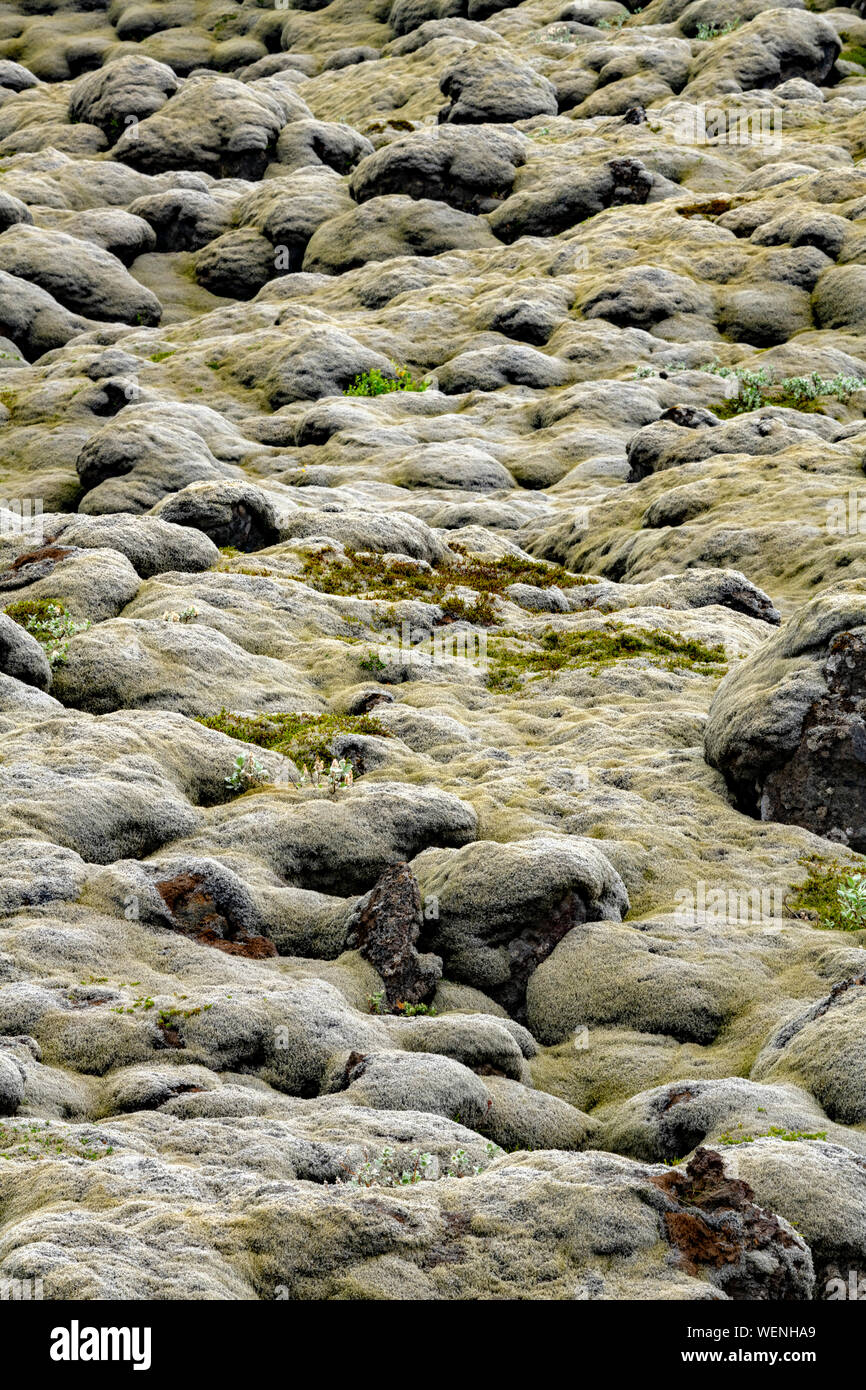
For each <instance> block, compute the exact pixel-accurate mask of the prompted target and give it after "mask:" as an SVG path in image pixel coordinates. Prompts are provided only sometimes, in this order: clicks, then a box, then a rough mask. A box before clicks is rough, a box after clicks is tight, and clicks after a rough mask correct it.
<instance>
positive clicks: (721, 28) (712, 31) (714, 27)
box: [695, 19, 742, 40]
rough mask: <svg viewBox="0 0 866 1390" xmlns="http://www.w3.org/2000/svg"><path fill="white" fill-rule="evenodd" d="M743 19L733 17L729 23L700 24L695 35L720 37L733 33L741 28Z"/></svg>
mask: <svg viewBox="0 0 866 1390" xmlns="http://www.w3.org/2000/svg"><path fill="white" fill-rule="evenodd" d="M741 22H742V21H741V20H739V19H732V20H731V22H730V23H729V24H699V25H698V29H697V33H696V35H695V37H696V38H698V39H704V40H706V39H720V38H721V37H722V35H723V34H732V33H733V32H734V30H735V29H739V27H740V24H741Z"/></svg>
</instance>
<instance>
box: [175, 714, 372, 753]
mask: <svg viewBox="0 0 866 1390" xmlns="http://www.w3.org/2000/svg"><path fill="white" fill-rule="evenodd" d="M197 722H198V723H199V724H203V725H204V726H205V728H206V729H218V730H219V731H220V733H223V734H229V735H230V736H231V737H232V738H237V739H240V740H241V741H242V742H243V743H255V744H257V745H258V746H259V748H267V749H273V750H274V751H275V752H277V753H282V754H284V756H285V757H287V758H291V759H292V761H293V762H295V763H298V764H301V763H313V762H315V760H316V758H321V759H322V761H323V762H330V761H331V759H332V758H333V756H334V753H333V748H332V740H333V739H334V738H336V737H337V735H338V734H375V735H377V736H378V737H379V738H389V737H390V734H389V731H388V730H387V729H386V728H385V727H384V726H383V725H382V724H380V723H379V720H378V719H376V718H375V717H374V716H373V715H371V714H254V715H245V714H233V713H232V711H231V710H227V709H222V710H220V712H219V714H212V715H207V716H205V717H203V718H201V719H199V720H198V721H197Z"/></svg>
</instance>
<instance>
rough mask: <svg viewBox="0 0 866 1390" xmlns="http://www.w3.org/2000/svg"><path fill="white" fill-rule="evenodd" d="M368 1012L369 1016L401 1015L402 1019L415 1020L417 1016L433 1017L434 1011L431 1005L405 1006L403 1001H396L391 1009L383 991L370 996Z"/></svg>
mask: <svg viewBox="0 0 866 1390" xmlns="http://www.w3.org/2000/svg"><path fill="white" fill-rule="evenodd" d="M369 1004H370V1007H369V1012H370V1013H371V1014H402V1016H403V1017H404V1018H416V1017H418V1016H419V1015H426V1016H427V1017H430V1018H432V1017H435V1015H436V1009H435V1008H434V1007H433V1005H432V1004H407V1003H406V1001H405V1000H404V999H398V1000H397V1003H396V1004H395V1005H394V1007H393V1009H392V1008H391V1007H390V1005H389V1004H388V1001H387V999H386V997H385V991H384V990H383V989H380V990H378V991H377V992H376V993H375V994H371V995H370V1000H369Z"/></svg>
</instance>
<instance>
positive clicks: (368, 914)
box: [346, 864, 442, 1008]
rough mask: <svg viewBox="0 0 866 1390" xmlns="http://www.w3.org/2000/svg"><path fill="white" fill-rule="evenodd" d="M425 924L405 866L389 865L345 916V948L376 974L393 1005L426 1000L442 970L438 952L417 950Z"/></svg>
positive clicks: (414, 883)
mask: <svg viewBox="0 0 866 1390" xmlns="http://www.w3.org/2000/svg"><path fill="white" fill-rule="evenodd" d="M423 927H424V911H423V906H422V902H421V893H420V891H419V888H418V883H417V881H416V879H415V876H414V874H413V873H412V871H411V869H410V868H409V866H408V864H395V865H394V867H393V868H391V869H387V870H386V871H385V873H384V874H383V875H382V877H381V878H380V879H379V882H378V883H377V884H376V886H375V888H373V889H372V890H371V891H370V892H369V893H368V894H367V895H366V897H364V898H362V899H361V901H360V902H359V903H358V904H357V905H356V907H355V908H354V910H353V912H352V915H351V917H350V918H349V921H348V924H347V935H346V947H347V949H349V950H355V949H356V950H359V951H360V953H361V955H362V956H363V957H364V958H365V960H368V961H369V962H370V964H371V965H372V966H373V967H374V968H375V969H376V970H377V971H378V972H379V974H380V975H381V976H382V980H383V982H384V985H385V995H386V998H387V1000H388V1003H389V1004H390V1005H391V1007H392V1008H394V1007H395V1006H396V1005H397V1004H398V1003H401V1002H402V1003H405V1004H424V1003H427V1002H428V1001H429V1000H430V999H431V998H432V996H433V993H434V991H435V989H436V984H437V982H438V980H439V978H440V976H441V974H442V961H441V959H440V958H439V956H434V955H430V954H419V952H418V950H417V949H416V943H417V941H418V938H419V936H420V935H421V932H422V930H423Z"/></svg>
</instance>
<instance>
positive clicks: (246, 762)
mask: <svg viewBox="0 0 866 1390" xmlns="http://www.w3.org/2000/svg"><path fill="white" fill-rule="evenodd" d="M265 781H266V773H265V769H264V767H263V766H262V764H261V763H260V762H259V761H258V759H257V758H254V757H253V755H252V753H238V755H237V757H236V758H235V762H234V767H233V768H232V771H231V773H230V775H229V776H228V777H226V779H225V784H226V786H227V787H228V788H229V790H230V791H233V792H245V791H249V789H250V787H260V786H261V785H262V783H263V782H265Z"/></svg>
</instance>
